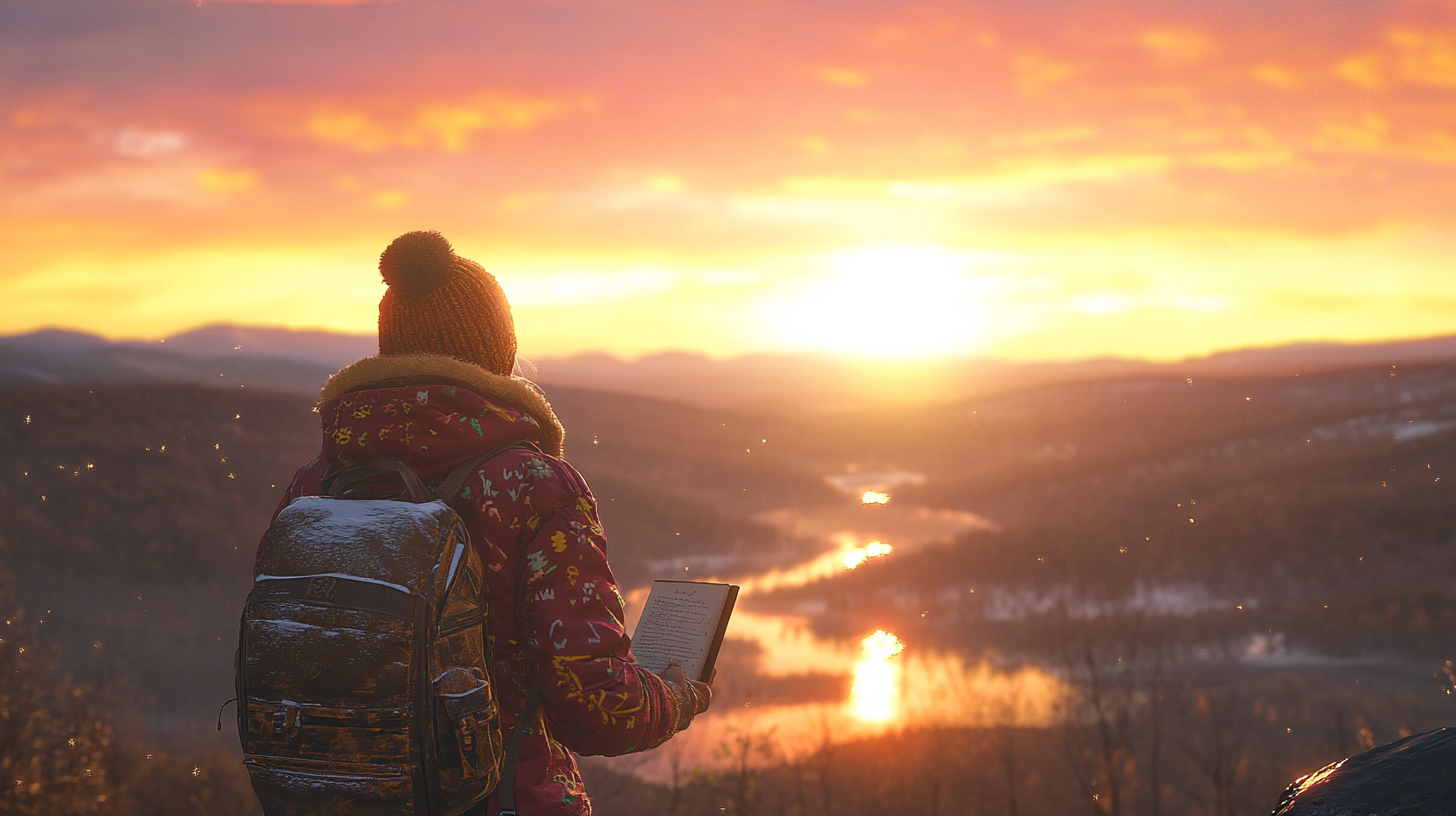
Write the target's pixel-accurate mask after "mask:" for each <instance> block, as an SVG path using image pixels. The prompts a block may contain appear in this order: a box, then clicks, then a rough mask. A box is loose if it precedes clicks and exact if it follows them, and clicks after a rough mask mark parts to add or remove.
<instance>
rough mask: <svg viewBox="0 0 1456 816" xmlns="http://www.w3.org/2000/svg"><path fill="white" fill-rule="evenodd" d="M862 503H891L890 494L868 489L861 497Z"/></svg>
mask: <svg viewBox="0 0 1456 816" xmlns="http://www.w3.org/2000/svg"><path fill="white" fill-rule="evenodd" d="M859 500H860V502H861V503H862V504H889V503H890V494H889V493H880V492H879V491H876V490H866V491H865V492H864V495H863V496H860V497H859Z"/></svg>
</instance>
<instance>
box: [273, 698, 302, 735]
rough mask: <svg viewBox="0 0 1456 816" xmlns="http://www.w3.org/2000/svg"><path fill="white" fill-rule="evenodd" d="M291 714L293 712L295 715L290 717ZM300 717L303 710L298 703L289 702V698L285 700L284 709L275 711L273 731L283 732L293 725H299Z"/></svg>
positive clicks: (276, 732)
mask: <svg viewBox="0 0 1456 816" xmlns="http://www.w3.org/2000/svg"><path fill="white" fill-rule="evenodd" d="M290 714H292V715H293V716H292V717H290V716H289V715H290ZM300 719H301V711H300V709H299V707H298V703H294V702H289V701H287V700H285V701H283V710H282V711H275V712H273V733H275V734H282V733H283V732H284V731H287V730H288V729H289V728H290V727H291V726H295V725H298V724H299V720H300Z"/></svg>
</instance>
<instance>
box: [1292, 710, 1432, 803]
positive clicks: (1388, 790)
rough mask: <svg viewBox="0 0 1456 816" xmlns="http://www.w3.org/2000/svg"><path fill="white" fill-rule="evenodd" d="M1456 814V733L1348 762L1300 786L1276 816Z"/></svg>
mask: <svg viewBox="0 0 1456 816" xmlns="http://www.w3.org/2000/svg"><path fill="white" fill-rule="evenodd" d="M1452 813H1456V728H1442V729H1439V730H1436V731H1427V732H1426V733H1424V734H1416V735H1415V736H1411V737H1406V738H1405V739H1403V740H1399V741H1397V742H1392V743H1390V744H1389V745H1382V746H1380V747H1378V748H1372V749H1370V750H1369V751H1366V752H1365V753H1363V754H1356V755H1354V756H1352V757H1346V758H1345V759H1342V760H1340V761H1339V762H1336V763H1334V764H1332V765H1327V766H1325V767H1324V768H1322V769H1320V770H1319V771H1316V772H1315V773H1312V774H1310V775H1309V776H1306V777H1304V778H1303V779H1300V780H1298V781H1296V782H1295V783H1294V784H1293V785H1290V786H1289V789H1288V790H1286V791H1285V792H1284V796H1283V798H1281V799H1280V800H1279V806H1278V807H1276V808H1275V809H1274V816H1440V814H1452Z"/></svg>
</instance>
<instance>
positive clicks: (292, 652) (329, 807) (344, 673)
mask: <svg viewBox="0 0 1456 816" xmlns="http://www.w3.org/2000/svg"><path fill="white" fill-rule="evenodd" d="M509 447H515V445H507V446H504V447H502V448H497V449H495V450H492V451H488V452H486V453H483V454H480V455H479V456H476V457H474V458H472V459H471V460H469V461H467V462H465V463H464V464H463V465H461V466H460V467H458V468H456V469H455V470H454V471H452V472H451V473H450V475H448V476H446V477H445V479H444V480H443V481H442V482H441V483H440V485H439V486H437V487H435V488H434V489H431V488H430V487H427V486H426V485H425V484H424V483H423V482H422V481H421V480H420V478H419V476H418V475H417V474H416V473H415V472H414V471H413V470H411V469H410V468H408V467H406V466H405V465H404V464H402V463H400V462H395V461H384V462H376V463H373V464H371V465H367V466H356V467H352V468H348V469H346V470H343V471H340V472H338V473H334V474H330V475H329V476H327V477H325V479H324V485H323V492H324V493H325V494H326V496H324V497H312V496H305V497H300V498H297V499H295V500H294V501H293V502H292V503H291V504H289V505H288V507H286V508H284V510H283V511H282V512H281V513H279V514H278V517H277V519H276V520H275V521H274V522H273V524H272V526H270V527H269V528H268V532H267V533H266V535H265V536H264V539H263V544H262V546H261V548H260V550H259V555H258V575H257V577H256V578H255V579H254V584H253V590H252V592H250V593H249V595H248V599H247V602H246V604H245V605H244V607H243V614H242V622H241V624H240V631H239V635H238V651H237V662H236V670H237V695H238V708H237V713H238V735H239V739H240V740H241V742H242V748H243V762H244V764H245V765H246V767H247V769H248V775H249V777H250V778H251V781H252V785H253V791H254V792H255V793H256V794H257V795H258V799H259V801H260V802H261V803H262V806H263V812H264V813H265V814H266V816H324V814H339V816H344V814H348V816H374V815H375V814H378V816H404V815H406V814H407V815H408V816H458V814H461V813H463V812H464V811H466V810H468V809H470V808H471V807H473V806H475V805H477V804H479V803H480V802H481V801H483V800H484V799H485V798H486V797H487V796H489V795H490V794H491V792H492V791H494V790H495V789H496V787H497V785H498V784H499V783H501V782H502V780H504V784H502V786H501V807H502V812H504V813H514V798H515V797H514V789H513V785H512V783H513V777H514V771H515V762H516V759H517V758H518V757H519V755H520V750H521V744H522V743H524V741H525V736H526V734H527V733H529V731H530V727H529V724H530V723H533V722H534V721H535V720H536V713H537V712H536V709H537V707H538V706H539V698H538V697H537V696H536V695H535V694H534V693H533V694H532V695H531V696H530V702H529V703H528V706H527V710H526V711H525V712H523V714H522V716H521V719H520V721H519V722H520V725H518V726H517V728H516V729H515V733H514V734H512V739H511V745H510V747H509V749H508V750H504V751H503V750H502V749H503V745H502V738H501V728H500V709H499V706H498V704H497V701H496V694H495V686H494V683H493V682H492V677H491V660H490V657H491V655H490V644H489V643H488V642H487V639H486V635H485V622H486V617H487V616H488V615H489V614H490V608H489V598H488V596H487V590H486V586H485V582H484V578H483V570H482V569H481V562H480V557H479V555H477V554H476V551H475V548H474V547H472V546H471V544H470V541H469V540H468V538H467V535H466V532H465V526H464V524H463V523H462V522H461V520H460V517H459V516H458V515H456V513H455V511H454V510H452V509H450V507H449V506H447V505H446V504H445V501H444V500H445V499H446V498H453V497H454V496H455V495H457V494H458V493H459V491H460V488H461V484H462V483H463V481H464V480H465V478H466V477H467V476H468V475H469V474H470V473H473V472H475V470H476V468H478V467H479V466H480V464H481V463H483V462H484V461H485V460H487V459H489V458H491V457H492V456H494V455H496V454H498V453H500V452H502V451H503V450H505V449H506V448H509ZM391 473H392V474H394V475H397V476H398V477H399V478H400V479H401V480H403V482H404V485H405V488H406V491H405V493H404V494H401V495H400V496H397V497H395V498H386V499H379V498H367V496H369V495H370V486H371V485H378V483H379V482H380V479H381V477H383V476H386V475H388V474H391ZM375 495H377V490H376V491H375ZM522 726H525V727H522Z"/></svg>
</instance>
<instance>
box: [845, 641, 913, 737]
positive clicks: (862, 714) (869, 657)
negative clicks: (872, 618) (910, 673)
mask: <svg viewBox="0 0 1456 816" xmlns="http://www.w3.org/2000/svg"><path fill="white" fill-rule="evenodd" d="M860 645H861V646H862V647H863V649H864V657H862V658H861V659H860V661H859V664H858V665H856V666H855V667H854V685H852V686H850V689H849V705H850V710H851V711H853V712H854V716H856V717H858V718H860V719H861V720H865V721H867V722H880V723H882V722H889V721H890V720H892V719H894V717H895V714H896V709H897V708H898V706H897V705H896V703H897V702H898V698H899V696H900V666H899V665H898V664H896V663H892V662H890V660H891V658H893V657H895V656H896V655H898V654H900V653H901V652H903V651H905V644H904V643H902V642H900V639H899V638H897V637H895V636H894V635H892V634H890V633H889V632H886V631H885V630H884V629H876V630H875V631H874V633H873V634H871V635H870V636H869V637H867V638H865V639H864V640H862V641H860Z"/></svg>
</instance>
